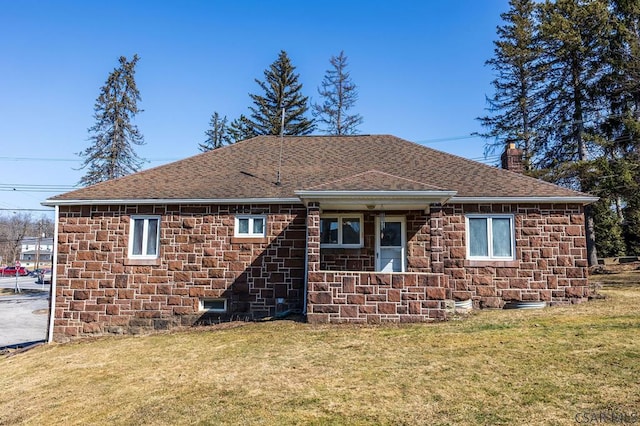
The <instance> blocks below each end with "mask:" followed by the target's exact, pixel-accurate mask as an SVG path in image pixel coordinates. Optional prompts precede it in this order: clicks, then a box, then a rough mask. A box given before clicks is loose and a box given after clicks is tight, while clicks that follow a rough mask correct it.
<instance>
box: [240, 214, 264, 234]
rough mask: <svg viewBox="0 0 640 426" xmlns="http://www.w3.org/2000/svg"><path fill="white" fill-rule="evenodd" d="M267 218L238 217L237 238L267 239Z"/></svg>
mask: <svg viewBox="0 0 640 426" xmlns="http://www.w3.org/2000/svg"><path fill="white" fill-rule="evenodd" d="M266 232H267V218H266V217H265V216H236V230H235V236H236V237H260V238H262V237H265V236H266V235H267V234H266Z"/></svg>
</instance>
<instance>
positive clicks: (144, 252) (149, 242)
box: [129, 216, 160, 259]
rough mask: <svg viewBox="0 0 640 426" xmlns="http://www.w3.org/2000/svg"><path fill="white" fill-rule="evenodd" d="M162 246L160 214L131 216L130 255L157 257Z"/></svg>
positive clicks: (141, 257) (138, 257)
mask: <svg viewBox="0 0 640 426" xmlns="http://www.w3.org/2000/svg"><path fill="white" fill-rule="evenodd" d="M159 246H160V216H131V227H130V229H129V257H130V258H136V259H155V258H157V257H158V252H159Z"/></svg>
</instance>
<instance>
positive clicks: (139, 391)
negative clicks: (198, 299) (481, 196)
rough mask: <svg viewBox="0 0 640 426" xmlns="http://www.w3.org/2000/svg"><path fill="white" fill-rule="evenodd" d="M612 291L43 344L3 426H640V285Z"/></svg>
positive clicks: (9, 365)
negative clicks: (412, 315)
mask: <svg viewBox="0 0 640 426" xmlns="http://www.w3.org/2000/svg"><path fill="white" fill-rule="evenodd" d="M602 278H603V276H596V277H595V279H596V280H598V279H602ZM604 278H605V279H606V280H607V281H608V282H609V284H605V286H604V288H603V289H602V290H601V293H602V294H604V295H606V296H607V298H606V299H604V300H594V301H591V302H588V303H583V304H580V305H573V306H566V307H556V308H547V309H543V310H519V311H514V310H508V311H480V312H476V313H474V314H472V315H470V316H469V317H464V318H459V319H453V320H451V321H448V322H445V323H437V324H428V325H425V324H422V325H407V326H394V325H383V326H375V327H362V326H312V325H308V324H302V323H296V322H291V321H274V322H264V323H234V324H228V325H226V326H224V327H221V328H203V329H197V330H190V331H186V332H176V333H171V334H159V335H152V336H144V337H107V338H100V339H95V340H90V341H88V340H85V341H80V342H75V343H70V344H63V345H49V346H43V347H39V348H36V349H34V350H31V351H28V352H25V353H22V354H18V355H16V356H12V357H6V358H1V359H0V371H2V374H0V389H1V390H2V391H1V392H0V424H16V423H26V424H38V425H42V424H47V425H49V424H65V425H66V424H105V423H111V424H113V423H116V424H193V423H200V424H234V425H235V424H247V425H288V424H318V425H325V424H328V425H345V424H346V425H349V424H354V425H359V424H372V425H374V424H375V425H377V424H393V425H397V424H406V425H413V424H416V425H433V424H452V425H458V424H483V425H484V424H567V425H575V424H578V423H577V422H576V418H577V419H578V420H580V421H581V422H582V423H585V420H586V419H590V424H596V423H594V422H593V420H592V419H593V417H592V416H594V415H595V416H600V415H601V414H602V415H611V414H614V415H625V414H626V415H628V416H633V415H635V416H636V417H635V419H636V423H638V422H640V414H638V413H639V412H640V285H638V284H637V283H638V274H637V273H635V272H634V273H627V274H626V275H625V276H624V278H621V276H615V277H609V276H605V277H604ZM234 325H237V326H235V327H234ZM576 416H578V417H576ZM585 416H589V417H585ZM627 419H628V420H633V417H628V418H627ZM618 424H620V422H618Z"/></svg>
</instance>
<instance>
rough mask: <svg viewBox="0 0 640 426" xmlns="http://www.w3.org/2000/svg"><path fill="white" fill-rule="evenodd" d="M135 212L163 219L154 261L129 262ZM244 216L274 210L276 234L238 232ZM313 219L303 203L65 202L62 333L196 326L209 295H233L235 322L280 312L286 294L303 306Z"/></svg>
mask: <svg viewBox="0 0 640 426" xmlns="http://www.w3.org/2000/svg"><path fill="white" fill-rule="evenodd" d="M134 214H157V215H160V216H161V225H160V257H159V259H158V260H157V262H155V263H153V264H149V262H148V261H146V262H144V261H143V262H140V261H137V262H136V261H132V260H131V259H128V258H127V253H128V251H127V246H128V241H129V226H130V223H129V222H130V220H129V218H130V215H134ZM236 214H266V215H267V238H264V239H261V238H258V239H242V238H234V236H233V235H234V218H235V215H236ZM305 216H306V210H305V208H304V207H302V206H297V205H288V206H287V205H285V206H275V205H274V206H263V205H255V206H216V205H211V206H199V205H176V206H166V205H156V206H93V207H61V208H60V218H59V221H60V222H59V231H58V247H57V250H58V267H57V270H56V274H57V287H56V306H55V323H54V338H55V339H56V340H58V341H60V340H66V339H68V338H73V337H76V336H81V335H95V334H102V333H139V332H145V331H148V330H153V329H167V328H171V327H174V326H177V325H181V324H184V325H187V324H192V323H194V322H196V321H198V320H202V319H203V318H207V315H205V314H203V313H202V312H200V311H199V300H200V299H201V298H220V297H221V298H226V299H227V303H228V305H227V307H228V309H227V314H226V315H222V316H223V317H226V318H229V317H233V316H236V317H249V318H255V317H262V316H268V315H273V314H274V312H275V309H276V300H275V299H276V298H284V299H285V305H284V306H283V308H295V309H302V308H303V287H304V255H305V244H306V241H305V234H306V230H305ZM203 315H204V317H203ZM209 319H210V318H209Z"/></svg>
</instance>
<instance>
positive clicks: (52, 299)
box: [47, 206, 60, 343]
mask: <svg viewBox="0 0 640 426" xmlns="http://www.w3.org/2000/svg"><path fill="white" fill-rule="evenodd" d="M55 208H56V209H55V215H56V218H55V222H54V225H53V259H52V261H51V287H50V289H49V324H48V327H47V343H51V342H53V324H54V321H55V315H56V282H57V276H58V274H57V273H56V269H58V268H57V266H58V229H59V224H60V208H59V207H58V206H55Z"/></svg>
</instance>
